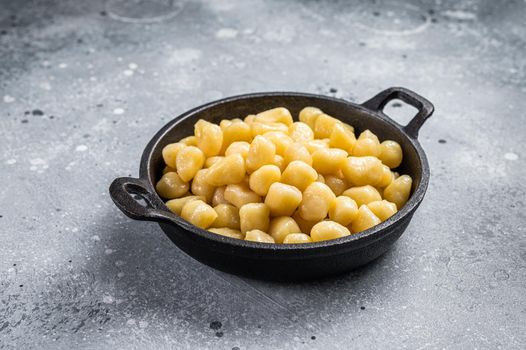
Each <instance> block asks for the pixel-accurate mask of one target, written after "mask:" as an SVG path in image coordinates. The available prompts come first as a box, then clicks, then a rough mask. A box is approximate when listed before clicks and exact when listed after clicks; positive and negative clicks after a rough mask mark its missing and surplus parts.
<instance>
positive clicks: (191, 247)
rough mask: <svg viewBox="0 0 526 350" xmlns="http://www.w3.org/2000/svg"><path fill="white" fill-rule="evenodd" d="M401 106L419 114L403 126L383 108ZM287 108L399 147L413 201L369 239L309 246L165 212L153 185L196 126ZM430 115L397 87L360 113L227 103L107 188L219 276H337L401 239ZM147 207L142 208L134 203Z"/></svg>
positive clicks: (267, 96) (341, 104)
mask: <svg viewBox="0 0 526 350" xmlns="http://www.w3.org/2000/svg"><path fill="white" fill-rule="evenodd" d="M393 99H400V100H402V101H404V102H406V103H408V104H410V105H411V106H414V107H415V108H417V109H418V113H417V114H416V116H415V117H414V118H413V119H412V120H411V121H410V122H409V124H407V125H405V126H403V125H400V124H398V123H397V122H395V121H393V120H392V119H390V118H389V117H388V116H386V115H385V114H384V113H383V111H382V110H383V108H384V106H385V105H386V104H387V103H388V102H389V101H391V100H393ZM278 106H282V107H286V108H288V109H289V110H290V112H291V113H292V115H293V116H297V115H298V113H299V111H300V110H301V109H302V108H304V107H306V106H315V107H318V108H320V109H322V110H323V111H324V112H325V113H327V114H329V115H332V116H334V117H336V118H339V119H341V120H342V121H345V122H347V123H349V124H351V125H353V126H354V128H355V130H356V132H357V134H358V133H360V132H362V131H363V130H365V129H370V130H371V131H372V132H374V133H375V134H376V135H378V137H379V138H380V140H385V139H390V140H395V141H397V142H398V143H400V145H401V146H402V149H403V153H404V158H403V162H402V164H401V165H400V167H399V168H398V171H399V172H400V173H401V174H409V175H411V177H412V178H413V188H412V194H411V196H410V198H409V201H408V202H407V203H406V205H405V206H404V207H403V208H402V209H401V210H400V211H399V212H398V213H396V214H395V215H394V216H392V217H391V218H389V219H388V220H386V221H384V222H382V223H381V224H379V225H377V226H374V227H372V228H370V229H368V230H366V231H363V232H360V233H358V234H354V235H351V236H347V237H344V238H339V239H336V240H331V241H323V242H317V243H307V244H291V245H287V244H264V243H256V242H249V241H243V240H237V239H233V238H228V237H223V236H220V235H217V234H214V233H210V232H208V231H206V230H202V229H200V228H198V227H196V226H194V225H192V224H190V223H188V222H186V221H185V220H183V219H181V218H180V217H179V216H177V215H175V214H173V213H172V212H170V211H169V210H168V208H167V207H166V206H165V205H164V203H163V201H162V199H161V198H160V197H159V196H158V195H157V193H156V192H155V186H154V184H155V183H156V182H157V180H159V179H160V177H161V176H162V170H163V168H164V162H163V158H162V155H161V151H162V149H163V147H164V146H165V145H167V144H169V143H172V142H177V141H178V140H180V139H182V138H183V137H186V136H189V135H192V134H193V127H194V123H195V122H197V120H199V119H201V118H202V119H206V120H209V121H212V122H215V123H218V122H219V121H220V120H221V119H224V118H228V119H231V118H244V117H245V116H246V115H248V114H255V113H258V112H260V111H263V110H266V109H270V108H273V107H278ZM432 113H433V105H432V104H431V103H430V102H429V101H427V100H426V99H425V98H423V97H421V96H419V95H417V94H416V93H414V92H412V91H410V90H408V89H405V88H400V87H393V88H389V89H387V90H385V91H382V92H380V93H379V94H378V95H376V96H374V97H373V98H371V99H370V100H368V101H366V102H365V103H363V104H361V105H359V104H354V103H351V102H348V101H344V100H340V99H336V98H332V97H327V96H320V95H313V94H305V93H296V92H269V93H253V94H247V95H241V96H234V97H229V98H225V99H222V100H219V101H216V102H211V103H208V104H205V105H203V106H200V107H197V108H194V109H192V110H190V111H188V112H186V113H184V114H182V115H180V116H179V117H177V118H175V119H174V120H172V121H171V122H169V123H168V124H167V125H165V126H164V127H163V128H162V129H161V130H160V131H159V132H158V133H157V134H156V135H155V136H154V137H153V139H152V140H151V141H150V143H148V146H146V149H145V150H144V153H143V155H142V159H141V164H140V177H139V178H138V179H136V178H130V177H121V178H118V179H115V180H114V181H113V183H112V184H111V186H110V195H111V198H112V199H113V201H114V202H115V204H116V205H117V207H119V209H120V210H122V212H123V213H124V214H126V215H127V216H129V217H130V218H132V219H136V220H148V221H156V222H158V223H159V225H160V226H161V228H162V229H163V231H164V232H165V233H166V235H167V236H168V238H170V240H171V241H172V242H173V243H175V244H176V245H177V246H178V247H179V248H180V249H182V250H183V251H184V252H186V253H187V254H188V255H190V256H192V257H193V258H195V259H197V260H199V261H201V262H202V263H205V264H207V265H209V266H212V267H214V268H216V269H219V270H223V271H227V272H230V273H235V274H241V275H245V276H250V277H255V278H263V279H274V280H289V281H290V280H302V279H312V278H317V277H321V276H327V275H333V274H339V273H342V272H345V271H349V270H351V269H353V268H356V267H358V266H361V265H364V264H366V263H368V262H370V261H372V260H374V259H376V258H377V257H379V256H380V255H382V254H383V253H384V252H386V251H387V249H389V247H390V246H391V245H392V244H393V243H394V242H395V241H396V240H397V239H398V237H400V235H401V234H402V233H403V232H404V230H405V229H406V227H407V225H408V224H409V222H410V221H411V218H412V216H413V214H414V212H415V210H416V209H417V208H418V206H419V205H420V203H421V202H422V199H423V198H424V194H425V192H426V189H427V184H428V181H429V166H428V163H427V159H426V156H425V153H424V151H423V150H422V148H421V146H420V144H419V143H418V141H417V136H418V131H419V129H420V127H421V126H422V124H423V123H424V122H425V121H426V119H427V118H429V117H430V116H431V114H432ZM134 194H135V195H139V196H140V197H142V198H143V199H144V200H145V202H146V203H147V204H146V206H143V205H141V204H140V203H139V202H137V201H136V200H135V199H134V196H133V195H134Z"/></svg>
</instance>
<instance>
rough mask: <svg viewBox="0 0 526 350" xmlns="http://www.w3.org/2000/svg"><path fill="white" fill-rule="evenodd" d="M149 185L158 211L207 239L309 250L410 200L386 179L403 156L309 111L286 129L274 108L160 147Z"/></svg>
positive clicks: (407, 187)
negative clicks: (162, 204) (155, 177)
mask: <svg viewBox="0 0 526 350" xmlns="http://www.w3.org/2000/svg"><path fill="white" fill-rule="evenodd" d="M162 155H163V159H164V162H165V164H166V167H165V168H164V171H163V176H162V178H161V179H160V180H159V181H158V182H157V184H156V190H157V193H158V194H159V195H160V196H161V197H162V198H165V199H166V200H167V201H166V206H167V207H168V208H169V209H170V210H171V211H172V212H174V213H175V214H177V215H179V216H181V217H182V218H183V219H184V220H186V221H188V222H190V223H191V224H193V225H195V226H198V227H200V228H202V229H206V230H208V231H210V232H213V233H215V234H219V235H223V236H227V237H232V238H238V239H244V240H247V241H255V242H262V243H280V244H281V243H284V244H292V243H309V242H319V241H324V240H330V239H336V238H340V237H345V236H349V235H351V234H355V233H357V232H360V231H363V230H367V229H368V228H370V227H373V226H375V225H377V224H379V223H381V222H382V221H385V220H387V219H388V218H389V217H391V216H392V215H393V214H395V213H396V212H397V211H398V210H399V209H400V208H401V207H402V206H403V205H404V204H405V203H406V202H407V200H408V198H409V195H410V193H411V186H412V179H411V177H410V176H409V175H401V176H400V175H399V174H398V173H396V172H394V171H393V169H396V168H397V167H398V166H399V165H400V164H401V162H402V156H403V155H402V148H401V147H400V145H399V144H398V143H397V142H395V141H391V140H386V141H383V142H381V143H380V140H379V139H378V137H377V136H376V135H375V134H374V133H372V132H371V131H370V130H365V131H363V132H362V133H360V135H359V136H358V138H356V136H355V133H354V129H353V127H352V126H350V125H348V124H346V123H343V122H342V121H340V120H338V119H336V118H334V117H332V116H330V115H328V114H326V113H324V112H323V111H322V110H320V109H318V108H315V107H305V108H304V109H303V110H301V111H300V113H299V121H294V120H293V118H292V115H291V113H290V112H289V110H288V109H286V108H283V107H278V108H273V109H270V110H267V111H264V112H261V113H259V114H255V115H248V116H247V117H246V118H244V119H243V120H242V119H232V120H226V119H224V120H222V121H221V122H220V123H219V125H217V124H213V123H210V122H208V121H206V120H202V119H201V120H199V121H198V122H197V123H196V124H195V127H194V135H192V136H188V137H186V138H184V139H182V140H180V141H179V142H176V143H171V144H168V145H166V146H165V147H164V148H163V151H162Z"/></svg>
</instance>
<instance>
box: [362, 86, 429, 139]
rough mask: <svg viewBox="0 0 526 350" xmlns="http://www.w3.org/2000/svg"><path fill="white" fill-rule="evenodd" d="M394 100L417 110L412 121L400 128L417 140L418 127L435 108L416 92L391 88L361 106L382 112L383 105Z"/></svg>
mask: <svg viewBox="0 0 526 350" xmlns="http://www.w3.org/2000/svg"><path fill="white" fill-rule="evenodd" d="M394 99H400V100H402V101H404V102H405V103H408V104H410V105H411V106H413V107H415V108H416V109H418V113H417V114H416V115H415V116H414V117H413V119H411V121H410V122H409V123H408V124H407V125H406V126H403V127H402V128H403V129H404V131H405V132H406V133H407V134H408V135H409V136H411V137H412V138H414V139H416V138H418V131H419V130H420V127H421V126H422V125H423V124H424V122H425V121H426V120H427V118H429V117H431V115H432V114H433V112H434V110H435V107H433V104H432V103H431V102H429V101H428V100H427V99H425V98H424V97H422V96H420V95H418V94H417V93H416V92H413V91H411V90H408V89H406V88H403V87H391V88H389V89H386V90H384V91H382V92H380V93H379V94H378V95H376V96H374V97H373V98H371V99H369V100H367V101H365V102H364V103H362V106H364V107H365V108H367V109H371V110H373V111H382V110H383V109H384V107H385V105H387V104H388V103H389V102H390V101H392V100H394Z"/></svg>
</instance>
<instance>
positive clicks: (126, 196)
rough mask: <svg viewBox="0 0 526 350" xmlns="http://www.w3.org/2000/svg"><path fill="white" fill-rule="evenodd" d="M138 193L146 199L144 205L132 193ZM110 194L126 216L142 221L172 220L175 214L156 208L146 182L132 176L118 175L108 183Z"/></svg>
mask: <svg viewBox="0 0 526 350" xmlns="http://www.w3.org/2000/svg"><path fill="white" fill-rule="evenodd" d="M134 194H136V195H139V196H141V197H142V198H143V199H144V200H145V201H146V206H142V205H141V204H139V202H137V200H136V199H135V198H134V197H133V195H134ZM110 196H111V199H112V200H113V202H114V203H115V205H116V206H117V207H118V208H119V209H120V210H121V211H122V212H123V213H124V214H126V216H128V217H130V218H132V219H135V220H143V221H173V219H174V217H175V215H174V214H172V213H170V212H167V211H163V210H159V209H156V208H155V207H154V204H153V203H154V202H155V199H154V196H153V194H152V193H151V192H150V191H149V190H148V186H147V184H146V182H145V181H144V180H142V179H136V178H133V177H119V178H117V179H115V180H113V182H112V183H111V185H110Z"/></svg>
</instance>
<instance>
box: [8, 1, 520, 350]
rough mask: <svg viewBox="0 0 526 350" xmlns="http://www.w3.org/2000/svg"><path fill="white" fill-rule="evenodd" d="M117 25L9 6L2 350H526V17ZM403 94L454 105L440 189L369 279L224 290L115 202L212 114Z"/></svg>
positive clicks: (365, 9) (251, 4)
mask: <svg viewBox="0 0 526 350" xmlns="http://www.w3.org/2000/svg"><path fill="white" fill-rule="evenodd" d="M113 17H114V16H113ZM113 17H112V15H111V13H110V14H109V13H108V11H106V9H105V6H104V3H103V2H101V1H89V2H88V1H84V2H83V1H76V2H75V1H59V0H55V1H39V2H35V1H9V0H2V1H0V179H1V187H0V348H2V349H69V348H77V349H103V348H117V349H145V348H151V349H173V348H210V349H238V348H239V349H256V348H286V349H304V348H307V349H311V348H322V347H324V346H331V347H333V348H336V347H339V348H351V347H352V348H359V349H366V348H371V349H376V348H384V349H398V348H409V349H416V348H419V349H422V348H431V349H436V348H479V349H497V348H504V349H521V348H522V349H524V348H525V347H526V238H525V237H526V232H525V229H524V227H525V224H526V215H525V213H526V212H525V210H526V206H525V185H524V181H525V180H524V179H525V178H526V161H525V160H526V157H525V156H524V154H525V153H526V148H525V143H524V139H525V136H526V126H525V125H526V114H525V110H526V103H525V101H526V60H525V58H524V57H525V55H526V21H525V20H524V18H526V2H525V1H518V0H517V1H508V2H506V3H505V2H492V1H483V2H476V1H460V2H459V1H453V0H445V1H438V0H437V1H436V2H433V1H426V4H421V3H419V2H417V1H412V2H411V3H409V2H399V3H396V2H382V1H376V2H374V3H365V2H363V3H352V4H351V3H350V2H345V1H340V2H329V1H327V2H323V1H304V2H301V1H288V2H280V1H277V0H269V1H241V0H240V1H226V0H221V1H205V0H203V1H200V2H199V1H196V2H190V3H188V4H186V5H185V7H184V9H183V10H182V12H181V13H180V14H179V15H177V16H175V17H172V18H167V19H165V20H164V21H161V22H158V23H125V22H122V21H119V20H116V19H114V18H113ZM167 17H169V16H167ZM394 85H400V86H406V87H408V88H411V89H413V90H415V91H417V92H419V93H421V94H422V95H423V96H426V97H428V98H429V99H430V100H431V101H433V102H434V103H435V107H436V111H437V112H436V113H435V115H434V117H433V118H431V119H430V120H429V121H428V123H427V124H426V126H424V128H423V129H422V130H421V133H420V134H421V142H422V144H423V147H424V148H425V149H426V151H427V154H428V157H429V161H430V165H431V169H432V177H431V183H430V187H429V190H428V194H427V197H426V198H425V200H424V203H423V204H422V206H421V207H420V209H419V210H418V212H417V214H416V215H415V217H414V219H413V221H412V223H411V225H410V226H409V228H408V230H407V232H406V233H405V235H404V236H402V238H401V239H400V240H399V241H398V242H397V244H396V245H395V246H394V247H393V249H392V250H390V251H389V252H388V253H387V254H385V255H384V256H383V257H382V258H380V259H379V260H377V261H375V262H374V263H372V264H370V265H368V266H366V267H364V268H362V269H359V270H357V271H354V272H352V273H350V274H348V275H345V276H341V277H338V278H332V279H328V280H323V281H318V282H314V283H303V284H290V285H289V284H283V283H269V282H262V281H255V280H248V279H244V278H239V277H236V276H232V275H228V274H225V273H221V272H218V271H215V270H212V269H210V268H208V267H207V266H204V265H202V264H200V263H198V262H196V261H194V260H192V259H191V258H189V257H187V256H186V255H185V254H183V253H182V252H181V251H179V250H178V249H177V248H175V246H173V245H172V244H171V243H170V242H169V240H168V239H167V238H166V237H165V236H164V234H163V233H162V232H161V231H160V229H159V228H158V226H157V225H155V224H151V223H143V222H135V221H132V220H130V219H128V218H126V217H124V216H123V215H122V214H121V213H120V212H119V211H118V210H117V209H116V207H115V206H114V205H113V203H112V202H111V200H110V198H109V196H108V191H107V188H108V185H109V183H110V182H111V180H112V179H113V178H115V177H117V176H123V175H129V174H131V175H133V176H136V175H137V169H138V163H139V158H140V154H141V151H142V149H143V147H144V146H145V144H146V143H147V141H148V140H149V139H150V137H151V136H152V135H153V134H154V133H155V132H156V130H158V129H159V128H160V127H161V126H162V125H164V123H166V122H167V121H168V120H170V119H171V118H173V117H175V116H177V115H178V114H179V113H181V112H183V111H185V110H187V109H189V108H191V107H193V106H196V105H199V104H201V103H204V102H207V101H210V100H213V99H218V98H220V97H222V96H229V95H234V94H239V93H245V92H251V91H265V90H267V91H268V90H296V91H306V92H317V93H322V94H330V95H336V96H339V97H342V98H345V99H350V100H353V101H363V100H365V99H367V98H368V97H370V96H372V95H373V94H375V93H376V92H378V91H380V90H381V89H384V88H387V87H389V86H394ZM397 106H398V105H396V104H395V105H391V106H389V107H388V108H387V112H388V114H390V115H392V116H394V117H395V118H398V120H400V121H402V122H403V121H407V120H408V118H409V116H410V115H411V113H412V110H410V109H409V107H397Z"/></svg>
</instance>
